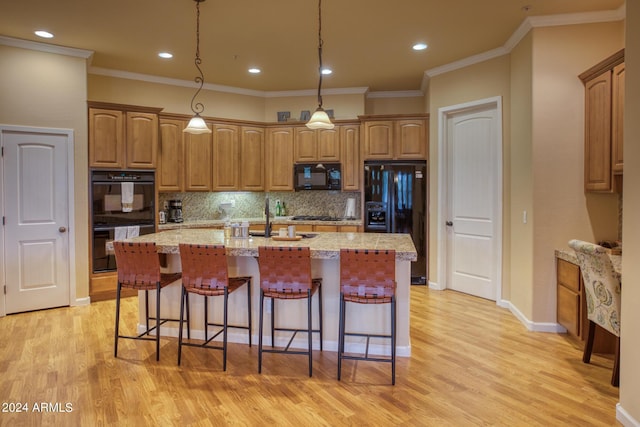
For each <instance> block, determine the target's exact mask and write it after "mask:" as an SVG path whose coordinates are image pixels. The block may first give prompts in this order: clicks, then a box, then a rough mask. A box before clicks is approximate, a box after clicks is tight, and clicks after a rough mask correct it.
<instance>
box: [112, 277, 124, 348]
mask: <svg viewBox="0 0 640 427" xmlns="http://www.w3.org/2000/svg"><path fill="white" fill-rule="evenodd" d="M121 287H122V286H121V285H120V282H118V287H117V288H116V327H115V342H114V345H113V357H118V335H119V329H120V289H121Z"/></svg>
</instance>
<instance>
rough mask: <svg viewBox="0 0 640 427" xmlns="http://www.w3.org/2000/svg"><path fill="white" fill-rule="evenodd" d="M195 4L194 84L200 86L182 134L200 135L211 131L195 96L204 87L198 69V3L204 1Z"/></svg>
mask: <svg viewBox="0 0 640 427" xmlns="http://www.w3.org/2000/svg"><path fill="white" fill-rule="evenodd" d="M194 1H195V2H196V59H195V64H196V68H197V69H198V72H199V73H200V75H199V76H196V78H195V82H196V83H198V84H199V85H200V86H199V87H198V90H196V93H195V94H194V95H193V98H191V111H193V114H194V116H193V117H192V118H191V120H190V121H189V124H188V125H187V127H186V128H184V130H183V132H187V133H192V134H200V133H211V129H209V127H208V126H207V124H206V123H205V121H204V119H203V118H202V117H200V113H202V112H203V111H204V105H202V103H201V102H198V103H196V102H195V100H196V96H198V94H199V93H200V91H201V90H202V86H203V85H204V74H203V73H202V69H201V68H200V64H201V63H202V60H201V59H200V3H202V2H203V1H205V0H194Z"/></svg>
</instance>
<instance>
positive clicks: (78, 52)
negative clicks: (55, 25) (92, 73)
mask: <svg viewBox="0 0 640 427" xmlns="http://www.w3.org/2000/svg"><path fill="white" fill-rule="evenodd" d="M0 45H5V46H11V47H19V48H21V49H27V50H35V51H38V52H47V53H54V54H56V55H65V56H73V57H76V58H82V59H89V60H90V59H91V58H92V57H93V51H92V50H84V49H76V48H73V47H66V46H58V45H55V44H48V43H40V42H34V41H31V40H23V39H16V38H13V37H6V36H0Z"/></svg>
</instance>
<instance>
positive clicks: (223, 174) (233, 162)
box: [212, 124, 241, 191]
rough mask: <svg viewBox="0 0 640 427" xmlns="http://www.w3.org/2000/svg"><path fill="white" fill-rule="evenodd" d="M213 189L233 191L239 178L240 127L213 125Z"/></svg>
mask: <svg viewBox="0 0 640 427" xmlns="http://www.w3.org/2000/svg"><path fill="white" fill-rule="evenodd" d="M212 131H213V134H212V137H213V191H233V190H237V189H238V188H239V186H240V185H239V182H240V181H239V180H240V167H241V162H240V128H239V127H238V126H235V125H224V124H214V125H213V129H212Z"/></svg>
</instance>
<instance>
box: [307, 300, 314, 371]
mask: <svg viewBox="0 0 640 427" xmlns="http://www.w3.org/2000/svg"><path fill="white" fill-rule="evenodd" d="M311 307H312V304H311V289H309V290H308V291H307V332H308V334H307V335H308V345H309V377H311V374H312V372H313V371H312V368H313V352H312V351H311V350H312V345H313V333H312V332H311V330H312V329H313V326H312V324H311V322H312V318H311Z"/></svg>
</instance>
